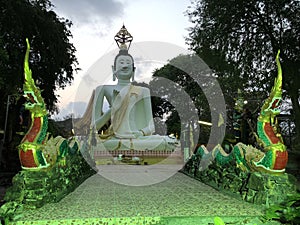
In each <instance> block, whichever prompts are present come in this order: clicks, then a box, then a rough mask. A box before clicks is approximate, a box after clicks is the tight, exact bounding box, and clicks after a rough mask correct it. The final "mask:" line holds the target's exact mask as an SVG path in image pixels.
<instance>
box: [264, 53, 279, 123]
mask: <svg viewBox="0 0 300 225" xmlns="http://www.w3.org/2000/svg"><path fill="white" fill-rule="evenodd" d="M279 53H280V50H278V53H277V56H276V63H277V69H278V75H277V78H275V82H274V86H273V87H272V90H271V93H270V96H269V97H268V98H267V99H266V100H265V102H264V104H263V106H262V108H261V115H262V116H267V115H269V116H271V117H272V118H273V117H274V116H276V115H278V114H279V113H280V110H279V108H278V107H279V104H280V101H281V98H282V97H281V96H282V69H281V65H280V61H279Z"/></svg>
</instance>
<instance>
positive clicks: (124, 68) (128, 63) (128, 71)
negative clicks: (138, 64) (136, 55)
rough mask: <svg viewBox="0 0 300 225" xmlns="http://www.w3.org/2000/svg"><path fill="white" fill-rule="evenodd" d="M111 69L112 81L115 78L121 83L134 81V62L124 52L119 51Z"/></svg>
mask: <svg viewBox="0 0 300 225" xmlns="http://www.w3.org/2000/svg"><path fill="white" fill-rule="evenodd" d="M112 69H113V80H115V79H116V78H117V79H118V80H122V81H129V80H130V78H132V80H134V71H135V67H134V60H133V57H132V56H131V55H130V54H128V52H127V51H126V50H121V51H120V52H119V54H118V55H117V56H116V57H115V61H114V65H113V67H112Z"/></svg>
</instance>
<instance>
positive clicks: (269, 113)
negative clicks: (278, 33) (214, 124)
mask: <svg viewBox="0 0 300 225" xmlns="http://www.w3.org/2000/svg"><path fill="white" fill-rule="evenodd" d="M279 53H280V52H279V51H278V54H277V56H276V63H277V68H278V75H277V78H276V79H275V83H274V86H273V88H272V90H271V93H270V96H269V97H268V98H267V99H266V100H265V102H264V104H263V106H262V108H261V111H260V115H259V117H258V121H257V134H255V137H256V141H257V142H258V144H259V145H260V146H261V148H262V149H263V151H261V150H259V149H257V148H255V147H253V146H251V145H245V144H243V143H241V142H240V143H237V144H236V145H235V146H234V147H233V150H232V152H231V153H230V154H227V153H226V152H225V151H224V150H223V148H222V147H221V146H220V145H217V146H216V147H214V149H213V150H212V151H210V152H209V151H208V150H207V149H206V147H205V146H203V145H202V146H200V147H199V148H198V149H197V152H196V154H194V157H195V156H197V155H198V156H200V157H201V159H209V161H210V163H211V162H212V160H213V159H215V160H216V163H218V164H219V165H225V164H227V163H229V162H232V160H235V161H236V164H237V167H240V168H241V169H242V170H243V171H260V172H266V173H272V174H280V173H284V171H285V167H286V164H287V161H288V152H287V150H286V146H285V145H284V143H283V140H282V137H281V135H280V133H279V132H278V129H277V122H276V119H275V117H276V115H278V114H279V113H280V110H279V108H278V106H279V103H280V100H281V98H282V97H281V95H282V88H281V87H282V70H281V65H280V61H279ZM204 162H205V160H204ZM207 164H208V163H207V161H206V163H203V162H202V164H201V163H200V167H199V169H200V170H201V169H205V168H203V167H206V166H207ZM201 167H202V168H201Z"/></svg>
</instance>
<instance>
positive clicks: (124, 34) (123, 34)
mask: <svg viewBox="0 0 300 225" xmlns="http://www.w3.org/2000/svg"><path fill="white" fill-rule="evenodd" d="M132 40H133V37H132V36H131V34H130V33H129V32H128V31H127V29H126V27H125V25H124V24H123V26H122V28H121V29H120V30H119V32H118V33H117V34H116V35H115V41H116V43H117V45H118V47H119V49H120V51H121V50H127V51H128V50H129V48H130V45H131V42H132ZM128 42H129V45H128V47H127V45H126V43H128Z"/></svg>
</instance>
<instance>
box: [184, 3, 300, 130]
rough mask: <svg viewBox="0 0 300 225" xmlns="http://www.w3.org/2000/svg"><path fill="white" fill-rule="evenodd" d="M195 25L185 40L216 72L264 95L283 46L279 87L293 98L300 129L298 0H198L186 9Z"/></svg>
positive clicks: (294, 110) (299, 27) (271, 80)
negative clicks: (281, 80)
mask: <svg viewBox="0 0 300 225" xmlns="http://www.w3.org/2000/svg"><path fill="white" fill-rule="evenodd" d="M187 15H188V16H189V17H190V21H191V22H192V23H193V27H191V28H190V33H189V37H188V38H187V43H188V44H189V45H190V48H191V49H192V50H194V51H195V52H196V53H197V54H198V55H199V56H200V57H201V58H203V59H204V61H205V62H206V63H208V65H209V66H210V68H212V69H213V70H214V71H215V72H216V73H217V74H218V75H219V77H220V78H222V77H224V76H225V77H226V76H227V77H230V76H232V77H235V80H236V81H238V80H239V81H240V82H241V84H242V85H238V86H240V87H243V88H244V89H245V90H247V91H248V92H255V91H256V92H260V93H262V94H261V96H262V98H260V99H259V100H261V101H262V100H263V98H264V97H265V95H266V93H268V92H269V91H270V86H271V85H272V84H273V81H274V77H275V76H276V74H277V71H276V64H275V56H276V53H277V51H278V50H279V49H280V50H281V54H280V56H281V62H282V67H283V76H284V78H283V79H284V80H283V88H284V89H285V90H286V91H287V94H288V95H289V97H290V98H291V100H292V104H293V113H294V118H295V123H296V128H297V133H298V135H299V134H300V106H299V89H300V82H299V81H298V80H297V76H299V73H300V1H299V0H249V1H237V0H227V1H218V0H198V1H195V2H194V3H193V5H192V6H191V7H190V9H189V10H188V11H187Z"/></svg>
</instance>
